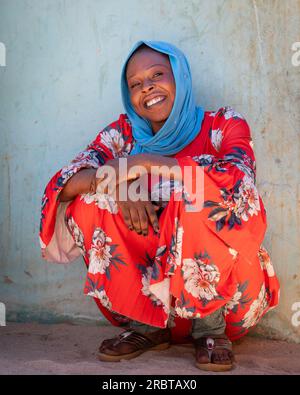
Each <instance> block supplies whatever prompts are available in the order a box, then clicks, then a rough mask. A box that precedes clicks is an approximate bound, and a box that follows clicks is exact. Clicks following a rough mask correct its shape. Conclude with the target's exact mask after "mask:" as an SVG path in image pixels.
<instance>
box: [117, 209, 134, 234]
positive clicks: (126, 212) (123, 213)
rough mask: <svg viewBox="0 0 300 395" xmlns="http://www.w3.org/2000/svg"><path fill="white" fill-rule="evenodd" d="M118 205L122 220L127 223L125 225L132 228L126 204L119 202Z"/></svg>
mask: <svg viewBox="0 0 300 395" xmlns="http://www.w3.org/2000/svg"><path fill="white" fill-rule="evenodd" d="M119 207H120V208H121V211H122V216H123V220H124V222H125V224H126V225H127V227H128V228H129V229H130V230H133V225H132V222H131V216H130V212H129V210H128V207H127V205H125V204H120V203H119Z"/></svg>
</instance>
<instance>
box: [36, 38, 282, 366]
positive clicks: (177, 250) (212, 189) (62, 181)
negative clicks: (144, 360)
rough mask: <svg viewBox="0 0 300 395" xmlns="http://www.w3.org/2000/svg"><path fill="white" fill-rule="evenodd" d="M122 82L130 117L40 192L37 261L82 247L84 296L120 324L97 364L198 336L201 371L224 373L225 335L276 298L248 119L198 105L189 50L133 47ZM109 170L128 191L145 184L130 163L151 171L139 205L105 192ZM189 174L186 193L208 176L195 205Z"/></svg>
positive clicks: (228, 357) (68, 257)
mask: <svg viewBox="0 0 300 395" xmlns="http://www.w3.org/2000/svg"><path fill="white" fill-rule="evenodd" d="M121 90H122V99H123V104H124V107H125V111H126V114H121V115H120V116H119V119H118V120H117V121H115V122H113V123H111V124H110V125H109V126H107V127H106V128H104V129H103V130H102V131H101V132H100V133H99V134H98V136H97V137H96V139H95V140H94V141H93V142H92V143H91V144H89V145H88V147H87V148H86V149H85V150H84V151H82V152H81V153H79V154H78V156H77V157H76V158H75V159H74V160H73V161H72V162H71V164H70V165H68V166H66V167H64V168H63V169H61V170H60V171H58V172H57V173H56V174H55V175H54V176H53V177H52V179H51V180H50V182H49V183H48V185H47V187H46V190H45V194H44V197H43V204H42V216H41V233H40V239H41V246H42V252H43V257H44V258H45V259H48V260H51V261H56V262H70V261H72V260H74V259H75V258H77V257H78V256H80V255H82V256H83V259H84V261H85V263H86V266H87V278H86V283H85V289H84V293H85V294H86V295H89V296H92V297H93V298H94V300H95V301H96V303H97V305H98V307H99V309H100V310H101V311H102V313H103V314H104V315H105V317H106V318H107V319H108V320H110V322H111V323H112V324H114V325H119V326H127V327H128V329H127V330H126V331H125V332H122V333H121V334H120V335H119V336H118V337H117V338H112V339H107V340H105V341H104V342H103V343H102V344H101V345H100V348H99V355H98V356H99V359H100V360H102V361H120V360H121V359H131V358H134V357H136V356H138V355H140V354H141V353H143V352H145V351H147V350H150V349H152V350H154V349H155V350H162V349H165V348H167V347H169V345H170V343H171V342H172V341H173V342H176V341H183V342H186V341H190V340H192V341H193V342H194V343H195V347H196V366H197V367H199V368H201V369H205V370H213V371H225V370H229V369H231V368H232V365H233V354H232V345H231V340H235V339H238V338H240V337H241V336H243V335H245V334H246V333H247V332H248V330H249V328H251V327H253V326H254V325H256V324H257V322H258V321H259V320H260V318H261V317H262V316H263V315H264V314H265V313H266V312H267V311H268V310H269V309H270V308H272V307H274V306H276V305H277V303H278V295H279V284H278V280H277V277H276V275H275V271H274V268H273V266H272V263H271V260H270V257H269V254H268V252H267V251H266V250H265V248H264V247H263V245H262V242H263V238H264V234H265V230H266V212H265V209H264V205H263V202H262V199H261V197H260V196H259V194H258V191H257V188H256V185H255V181H256V166H255V157H254V152H253V144H252V138H251V133H250V129H249V126H248V124H247V122H246V121H245V119H244V118H243V117H242V116H241V115H240V114H239V113H237V112H236V111H235V110H233V109H232V108H230V107H222V108H220V109H219V110H217V111H215V112H213V111H203V109H202V108H201V107H198V106H197V105H196V104H195V101H194V97H193V92H192V79H191V73H190V68H189V64H188V62H187V59H186V57H185V56H184V54H183V53H182V52H181V51H180V50H179V49H178V48H176V47H175V46H173V45H171V44H168V43H165V42H152V41H140V42H138V43H137V44H136V45H135V46H134V47H133V49H132V50H131V51H130V53H129V55H128V58H127V59H126V61H125V63H124V67H123V69H122V74H121ZM124 158H126V161H127V163H126V164H127V168H128V172H127V173H126V172H125V176H124V174H121V171H120V166H119V165H120V164H122V163H123V162H122V161H124ZM104 165H106V166H109V168H110V169H111V170H113V174H114V175H115V182H116V189H117V192H118V190H120V189H121V188H124V187H125V190H126V191H127V190H128V192H130V190H131V189H132V186H133V184H134V182H136V179H139V177H140V175H132V174H134V173H133V172H131V170H133V168H134V167H135V166H140V167H143V169H145V172H146V175H147V174H148V175H149V178H150V176H151V175H153V173H154V174H155V175H156V176H159V177H158V178H157V177H156V178H155V177H154V178H151V179H150V181H151V183H150V188H149V190H146V193H145V194H144V196H146V198H145V199H140V198H138V199H133V198H132V194H129V196H128V198H127V200H125V201H124V200H121V199H120V194H119V193H117V194H116V196H112V195H111V194H110V193H109V192H107V191H106V189H105V188H104V187H103V185H104V184H105V181H106V180H107V179H109V178H107V177H105V172H106V169H107V167H105V166H104ZM159 168H160V169H159ZM157 169H159V170H158V171H157ZM172 169H173V170H174V169H175V170H174V171H173V174H171V176H170V170H172ZM187 169H188V170H190V173H189V174H190V176H189V180H187V181H188V183H189V182H190V183H191V184H192V190H193V191H195V190H197V188H195V186H196V184H197V183H199V182H201V183H202V184H201V185H202V186H203V188H202V189H201V193H203V205H202V207H201V210H187V209H186V208H187V206H188V205H192V206H193V199H192V197H191V194H190V189H189V188H188V186H187V185H186V184H188V183H186V178H183V176H182V175H183V173H185V171H186V170H187ZM199 169H201V177H198V172H197V170H199ZM123 173H124V172H123ZM168 177H169V178H168ZM141 178H142V177H141ZM182 178H183V179H182ZM165 188H169V189H170V190H171V195H170V196H169V197H168V196H167V197H166V193H165ZM154 196H156V197H157V199H154ZM178 197H179V198H178Z"/></svg>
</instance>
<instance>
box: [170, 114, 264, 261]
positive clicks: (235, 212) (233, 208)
mask: <svg viewBox="0 0 300 395" xmlns="http://www.w3.org/2000/svg"><path fill="white" fill-rule="evenodd" d="M214 117H215V118H214V121H213V123H212V128H211V129H210V132H209V134H210V135H209V138H210V144H211V151H210V152H213V154H203V155H199V156H194V157H190V156H186V157H182V158H177V159H178V163H179V165H180V166H181V168H182V171H183V172H184V168H185V166H191V167H192V168H193V173H192V174H193V176H192V177H193V183H194V182H195V181H196V175H195V174H196V171H195V170H196V168H197V167H198V166H200V167H201V169H202V170H203V173H202V174H201V176H202V175H203V178H202V177H201V178H202V179H203V189H202V192H203V201H202V202H203V203H202V206H201V208H202V209H201V215H202V219H203V221H204V222H205V224H206V226H207V227H208V228H209V229H210V230H211V232H213V233H214V234H215V235H217V236H218V237H219V238H221V239H222V240H223V241H224V242H225V243H226V244H227V245H228V246H229V247H231V249H232V253H233V255H234V254H236V253H240V254H242V255H243V256H244V258H245V259H247V260H249V261H251V260H252V259H253V258H254V256H255V255H256V254H257V253H258V250H259V248H260V245H261V243H262V241H263V238H264V234H265V230H266V225H267V224H266V211H265V208H264V205H263V202H262V199H261V197H260V196H259V194H258V191H257V188H256V165H255V156H254V152H253V144H252V138H251V132H250V129H249V126H248V124H247V122H246V121H245V120H244V119H243V118H242V117H241V116H240V115H239V114H237V113H236V112H235V111H234V110H233V109H231V108H226V107H225V108H223V109H220V110H219V111H218V112H217V113H216V114H214ZM201 182H202V180H201Z"/></svg>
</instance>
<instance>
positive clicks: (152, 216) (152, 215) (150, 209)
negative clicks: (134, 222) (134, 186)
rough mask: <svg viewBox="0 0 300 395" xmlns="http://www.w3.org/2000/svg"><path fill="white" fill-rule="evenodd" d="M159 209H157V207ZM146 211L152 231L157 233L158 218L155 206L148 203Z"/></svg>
mask: <svg viewBox="0 0 300 395" xmlns="http://www.w3.org/2000/svg"><path fill="white" fill-rule="evenodd" d="M158 209H159V207H158ZM146 211H147V214H148V217H149V220H150V224H151V225H152V227H153V229H154V231H155V232H157V233H158V232H159V223H158V218H157V214H156V211H157V210H155V206H154V205H153V204H152V203H150V202H149V203H148V204H147V205H146Z"/></svg>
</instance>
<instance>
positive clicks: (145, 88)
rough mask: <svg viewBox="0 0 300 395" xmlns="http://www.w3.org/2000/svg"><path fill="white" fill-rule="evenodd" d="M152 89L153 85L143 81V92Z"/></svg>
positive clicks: (150, 82)
mask: <svg viewBox="0 0 300 395" xmlns="http://www.w3.org/2000/svg"><path fill="white" fill-rule="evenodd" d="M153 88H154V83H153V81H151V80H145V81H144V82H143V92H149V91H151V90H152V89H153Z"/></svg>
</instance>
